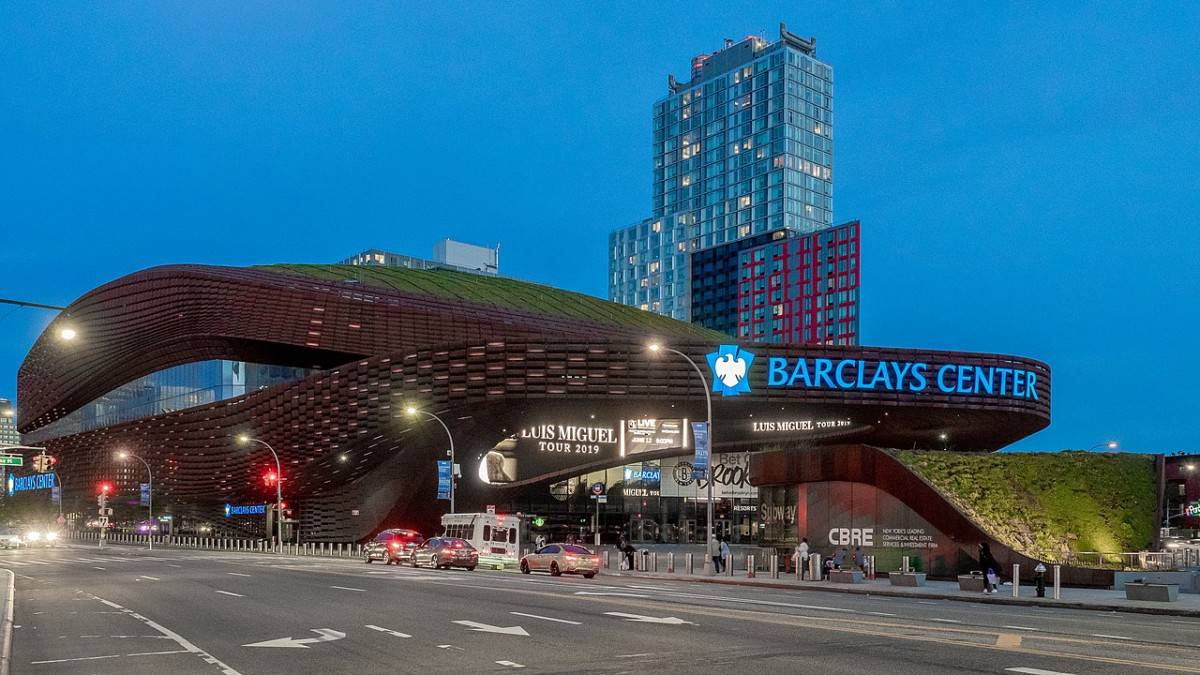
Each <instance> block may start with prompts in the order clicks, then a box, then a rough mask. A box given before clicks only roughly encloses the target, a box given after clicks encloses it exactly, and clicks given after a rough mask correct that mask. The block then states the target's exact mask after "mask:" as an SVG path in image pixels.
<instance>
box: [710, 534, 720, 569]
mask: <svg viewBox="0 0 1200 675" xmlns="http://www.w3.org/2000/svg"><path fill="white" fill-rule="evenodd" d="M708 557H709V558H711V559H712V564H713V570H714V571H716V573H717V574H720V573H721V542H720V540H718V539H717V537H715V536H714V537H713V538H712V539H709V540H708Z"/></svg>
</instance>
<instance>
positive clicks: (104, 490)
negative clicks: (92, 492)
mask: <svg viewBox="0 0 1200 675" xmlns="http://www.w3.org/2000/svg"><path fill="white" fill-rule="evenodd" d="M96 492H97V493H98V494H102V495H111V494H112V493H113V484H112V483H110V482H108V481H100V482H99V483H96Z"/></svg>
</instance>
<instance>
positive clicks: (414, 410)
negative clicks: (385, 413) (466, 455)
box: [404, 405, 454, 513]
mask: <svg viewBox="0 0 1200 675" xmlns="http://www.w3.org/2000/svg"><path fill="white" fill-rule="evenodd" d="M404 413H405V414H406V415H408V416H409V417H412V416H413V415H424V416H425V417H427V418H429V419H432V420H436V421H437V423H438V424H440V425H442V429H443V430H444V431H445V432H446V438H448V439H450V452H449V453H448V454H449V455H450V513H454V434H452V433H450V427H448V426H446V423H445V422H443V421H442V418H440V417H438V416H437V415H435V414H433V413H431V412H429V411H428V410H420V409H418V408H416V407H415V406H411V405H410V406H408V407H407V408H405V409H404Z"/></svg>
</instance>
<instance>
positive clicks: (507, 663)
mask: <svg viewBox="0 0 1200 675" xmlns="http://www.w3.org/2000/svg"><path fill="white" fill-rule="evenodd" d="M496 665H498V666H508V667H509V668H524V667H525V666H523V665H521V664H519V663H513V662H512V661H497V662H496Z"/></svg>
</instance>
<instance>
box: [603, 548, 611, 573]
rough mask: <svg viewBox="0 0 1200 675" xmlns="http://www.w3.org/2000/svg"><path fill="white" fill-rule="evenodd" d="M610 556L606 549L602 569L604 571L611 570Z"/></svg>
mask: <svg viewBox="0 0 1200 675" xmlns="http://www.w3.org/2000/svg"><path fill="white" fill-rule="evenodd" d="M611 555H612V551H609V550H607V549H606V550H605V551H604V569H606V570H611V569H612V557H611Z"/></svg>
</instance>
